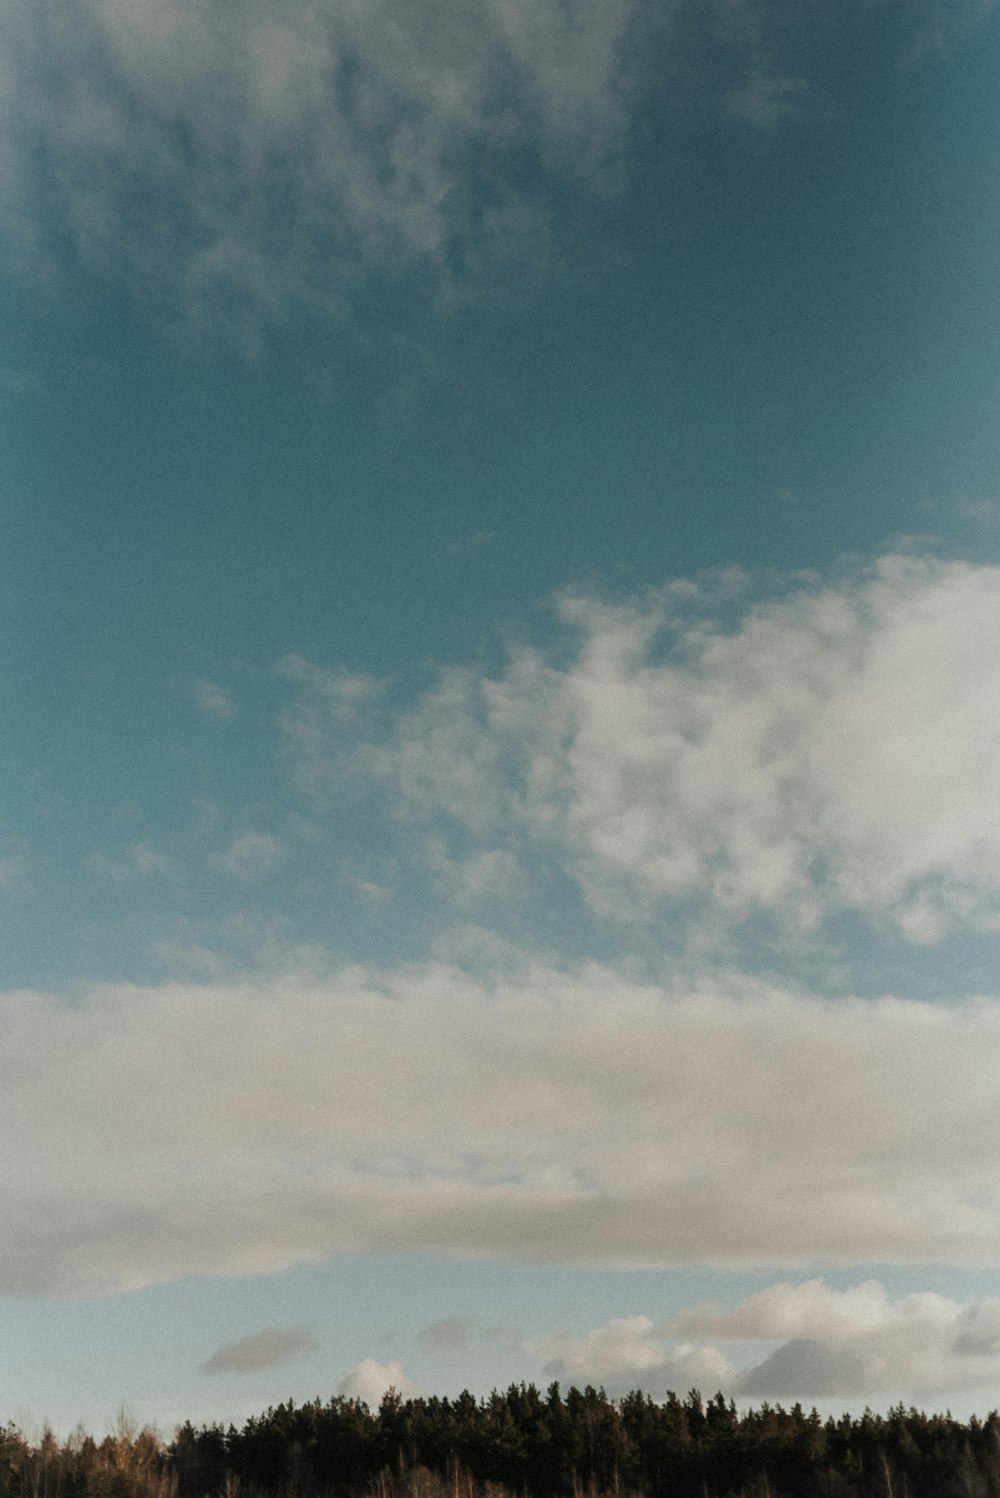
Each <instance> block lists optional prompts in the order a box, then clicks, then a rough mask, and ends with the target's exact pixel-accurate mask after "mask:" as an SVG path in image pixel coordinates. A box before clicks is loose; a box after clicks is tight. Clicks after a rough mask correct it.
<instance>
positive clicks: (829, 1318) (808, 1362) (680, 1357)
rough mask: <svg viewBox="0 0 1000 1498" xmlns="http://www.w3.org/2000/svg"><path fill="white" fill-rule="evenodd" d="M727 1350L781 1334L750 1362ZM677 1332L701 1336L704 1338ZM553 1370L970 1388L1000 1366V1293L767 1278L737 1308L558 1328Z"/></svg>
mask: <svg viewBox="0 0 1000 1498" xmlns="http://www.w3.org/2000/svg"><path fill="white" fill-rule="evenodd" d="M705 1337H710V1338H713V1339H716V1340H722V1341H724V1342H725V1343H726V1344H728V1346H729V1347H730V1348H732V1346H733V1344H737V1345H738V1344H739V1343H744V1342H752V1343H760V1342H765V1343H767V1342H777V1343H779V1344H780V1345H779V1346H777V1347H776V1348H775V1349H774V1351H772V1352H770V1353H768V1355H767V1356H766V1357H765V1358H764V1359H763V1360H762V1361H761V1362H759V1363H757V1364H755V1365H754V1366H752V1367H750V1368H742V1369H737V1368H736V1367H734V1365H733V1362H732V1361H731V1359H730V1356H729V1354H728V1353H727V1352H726V1351H723V1350H722V1349H721V1348H719V1347H717V1346H715V1345H712V1344H711V1343H706V1342H704V1341H703V1340H701V1339H704V1338H705ZM678 1338H685V1339H690V1338H696V1339H699V1340H697V1341H691V1340H684V1341H678V1340H677V1339H678ZM536 1350H537V1351H538V1352H539V1353H540V1354H541V1355H542V1356H545V1357H548V1359H549V1361H548V1363H547V1364H546V1372H548V1373H551V1374H553V1375H554V1376H556V1377H561V1378H570V1379H573V1380H575V1381H577V1382H583V1381H584V1380H586V1381H589V1382H593V1383H601V1384H603V1385H604V1386H605V1387H606V1388H607V1389H608V1391H609V1392H610V1393H612V1394H624V1393H626V1392H627V1391H628V1390H629V1389H632V1388H637V1387H641V1388H645V1389H650V1388H655V1390H656V1391H657V1392H658V1393H662V1392H663V1391H664V1390H665V1389H666V1388H668V1387H669V1388H674V1389H679V1390H680V1391H681V1392H682V1393H683V1392H684V1390H685V1389H687V1388H688V1387H690V1386H691V1385H694V1386H696V1387H700V1388H701V1389H703V1390H704V1391H705V1392H714V1391H715V1390H716V1389H721V1390H722V1391H723V1392H724V1393H726V1394H729V1395H736V1396H744V1397H747V1398H751V1399H775V1398H778V1399H782V1398H813V1399H820V1398H830V1397H845V1398H850V1397H859V1396H860V1397H867V1396H869V1395H876V1394H882V1395H885V1394H890V1395H896V1396H897V1397H899V1396H900V1395H901V1394H904V1393H905V1394H908V1395H913V1396H916V1397H921V1396H926V1395H932V1394H943V1393H952V1392H958V1391H961V1392H970V1391H972V1390H975V1389H977V1388H983V1387H987V1386H989V1385H991V1384H995V1383H996V1380H997V1376H998V1374H1000V1301H997V1300H983V1301H966V1302H962V1301H956V1300H953V1299H950V1298H949V1297H947V1296H944V1295H939V1294H934V1293H924V1294H916V1295H906V1296H903V1297H901V1298H900V1299H899V1300H895V1301H893V1300H890V1298H889V1296H888V1295H887V1294H886V1291H885V1289H884V1287H883V1286H882V1285H881V1284H879V1283H878V1281H876V1280H867V1281H865V1282H864V1283H862V1284H859V1285H856V1286H854V1287H853V1288H851V1289H849V1290H834V1289H831V1288H830V1287H829V1286H828V1285H826V1284H824V1283H823V1281H822V1280H808V1281H805V1282H803V1283H799V1284H790V1283H782V1284H775V1285H770V1286H769V1287H768V1288H767V1289H766V1290H762V1291H760V1292H759V1293H757V1294H755V1295H751V1296H750V1297H749V1298H748V1299H746V1300H744V1301H743V1302H742V1303H741V1304H740V1305H738V1306H737V1307H736V1308H735V1309H734V1310H732V1311H724V1310H723V1309H721V1308H720V1307H718V1306H695V1307H692V1308H691V1309H690V1310H687V1311H684V1312H682V1313H681V1314H680V1315H678V1316H676V1317H674V1318H673V1320H672V1322H670V1323H669V1324H667V1325H665V1326H656V1325H654V1323H653V1322H652V1321H651V1320H650V1318H649V1317H648V1316H627V1317H621V1318H619V1319H617V1320H615V1321H611V1322H609V1323H607V1325H605V1326H601V1327H595V1328H594V1330H593V1331H591V1332H589V1333H588V1334H587V1335H586V1336H585V1337H581V1338H571V1337H554V1338H552V1339H550V1340H549V1341H548V1342H543V1343H541V1344H539V1346H538V1348H537V1349H536Z"/></svg>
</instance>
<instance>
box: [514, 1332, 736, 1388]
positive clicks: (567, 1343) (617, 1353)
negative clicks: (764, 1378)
mask: <svg viewBox="0 0 1000 1498" xmlns="http://www.w3.org/2000/svg"><path fill="white" fill-rule="evenodd" d="M528 1350H529V1351H531V1352H533V1353H535V1354H536V1355H537V1356H539V1357H543V1358H546V1359H547V1361H546V1363H545V1369H544V1371H545V1373H546V1374H548V1375H551V1376H552V1377H554V1378H560V1379H562V1378H565V1379H569V1380H570V1381H572V1382H573V1383H575V1384H584V1383H588V1384H599V1385H601V1387H602V1388H604V1389H605V1391H606V1392H607V1393H608V1394H610V1395H611V1396H612V1397H618V1396H620V1395H622V1394H626V1393H628V1392H629V1390H631V1389H640V1388H641V1389H647V1390H649V1389H654V1390H655V1391H656V1392H657V1393H658V1394H659V1395H661V1396H662V1395H663V1394H664V1393H665V1392H666V1390H667V1389H678V1388H680V1389H684V1390H686V1389H689V1388H700V1389H710V1390H712V1391H713V1392H714V1390H716V1389H719V1388H723V1387H725V1388H728V1387H729V1386H730V1385H731V1384H732V1383H733V1380H734V1376H735V1375H734V1372H733V1367H732V1364H731V1363H730V1361H729V1359H728V1358H727V1357H726V1355H725V1353H723V1352H720V1351H719V1350H718V1348H716V1347H703V1346H695V1345H694V1344H692V1343H686V1342H685V1343H677V1344H676V1345H672V1346H668V1345H667V1343H666V1341H665V1340H664V1337H663V1334H662V1332H661V1331H659V1330H658V1329H657V1328H656V1327H655V1326H654V1325H653V1323H652V1321H650V1319H649V1317H648V1316H623V1317H620V1318H618V1319H616V1320H614V1321H609V1322H607V1324H606V1325H604V1326H599V1327H595V1328H594V1330H593V1331H590V1332H588V1333H587V1334H586V1336H584V1337H552V1338H549V1339H548V1340H547V1341H543V1342H538V1343H535V1344H534V1345H532V1346H530V1347H529V1349H528Z"/></svg>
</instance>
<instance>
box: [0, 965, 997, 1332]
mask: <svg viewBox="0 0 1000 1498" xmlns="http://www.w3.org/2000/svg"><path fill="white" fill-rule="evenodd" d="M3 1009H4V1046H3V1050H2V1054H0V1131H2V1134H3V1137H4V1140H5V1143H6V1148H5V1150H4V1153H3V1157H2V1160H0V1191H2V1194H3V1199H4V1202H5V1211H4V1214H3V1218H2V1222H0V1266H2V1267H0V1289H2V1290H4V1291H7V1292H24V1293H32V1292H50V1293H57V1294H79V1293H85V1292H91V1291H108V1290H116V1289H122V1288H125V1287H130V1286H139V1285H146V1284H150V1283H153V1282H156V1281H163V1280H170V1279H173V1278H176V1277H178V1276H181V1275H188V1274H206V1273H208V1274H210V1273H221V1274H247V1273H263V1272H272V1271H276V1270H280V1269H283V1268H286V1267H288V1266H289V1265H292V1264H295V1263H298V1262H302V1261H304V1260H310V1259H319V1258H322V1257H324V1256H326V1255H329V1254H333V1253H338V1252H346V1253H363V1252H396V1251H414V1252H437V1253H447V1254H458V1255H465V1254H474V1255H478V1254H487V1255H496V1256H510V1257H512V1258H516V1259H518V1260H520V1261H523V1262H556V1263H566V1264H570V1263H578V1264H579V1263H590V1264H603V1265H650V1266H653V1265H660V1266H670V1265H681V1264H692V1263H711V1264H716V1265H720V1266H726V1265H731V1266H747V1265H758V1266H761V1265H764V1266H766V1265H774V1266H790V1265H795V1264H799V1265H801V1264H804V1263H809V1262H812V1263H817V1264H818V1263H822V1262H824V1261H826V1262H839V1263H850V1262H855V1263H857V1262H868V1263H873V1262H910V1263H914V1262H951V1263H955V1264H965V1263H968V1264H994V1263H997V1262H998V1261H1000V1186H998V1183H997V1176H996V1161H995V1150H994V1147H993V1141H994V1136H995V1120H996V1117H997V1114H998V1111H1000V1078H998V1075H997V1068H996V1065H995V1058H996V1055H997V1054H998V1052H1000V1003H998V1002H997V1001H995V1000H982V1001H977V1002H964V1003H960V1004H955V1005H931V1004H921V1003H911V1002H903V1001H895V1000H886V1001H883V1002H877V1003H868V1002H860V1001H857V1002H852V1001H838V1002H830V1001H821V1000H818V999H810V998H804V997H802V996H801V995H798V994H796V995H791V994H789V993H786V992H782V991H781V990H779V989H776V988H769V987H766V986H764V985H762V984H754V983H751V982H749V981H747V980H745V979H740V978H737V977H726V976H725V975H720V976H718V977H717V978H716V979H715V980H714V981H712V982H708V981H703V982H702V983H701V984H700V985H694V986H692V987H690V988H681V987H678V988H677V989H675V990H671V989H668V988H664V987H655V986H652V985H640V984H637V983H634V982H631V981H629V980H628V979H626V978H625V977H623V976H621V975H620V974H618V973H616V972H615V971H613V970H611V969H608V968H602V967H599V966H596V965H590V966H587V967H585V968H583V969H581V970H579V971H577V972H565V971H560V970H557V969H554V968H548V967H544V966H540V965H536V966H535V967H534V968H532V969H530V970H529V971H527V972H526V974H525V975H524V976H523V977H520V978H518V979H517V980H516V981H514V980H502V979H495V980H493V981H492V982H489V983H487V982H485V981H483V980H481V979H476V978H475V977H472V976H470V974H468V973H467V972H464V971H462V970H460V969H458V968H457V967H452V966H448V965H445V964H425V965H420V966H414V967H411V968H401V969H398V970H395V971H381V972H379V971H375V970H364V969H361V968H348V969H344V970H342V971H340V972H337V973H334V974H333V975H331V976H330V977H329V978H327V979H324V980H316V979H293V978H288V979H284V980H280V981H277V980H275V981H271V982H264V981H262V980H261V981H255V982H246V983H243V984H231V985H222V984H215V985H213V984H204V985H198V984H186V985H184V984H170V985H164V986H163V987H159V988H148V989H139V988H135V987H128V986H107V987H95V988H93V989H92V990H90V991H89V992H88V993H87V994H86V995H85V996H84V997H83V998H82V999H80V1001H79V1002H77V1003H68V1002H65V1001H63V1000H61V999H59V998H56V997H52V996H45V995H40V994H35V993H12V994H8V995H6V996H5V997H4V999H3ZM806 1334H807V1333H803V1335H806Z"/></svg>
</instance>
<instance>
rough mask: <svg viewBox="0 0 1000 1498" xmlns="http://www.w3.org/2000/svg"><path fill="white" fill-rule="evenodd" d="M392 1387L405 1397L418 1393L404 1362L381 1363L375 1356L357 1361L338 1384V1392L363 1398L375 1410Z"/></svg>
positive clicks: (348, 1396)
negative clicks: (406, 1371) (405, 1369)
mask: <svg viewBox="0 0 1000 1498" xmlns="http://www.w3.org/2000/svg"><path fill="white" fill-rule="evenodd" d="M390 1389H395V1391H396V1393H397V1394H401V1395H402V1396H403V1397H404V1398H409V1397H410V1396H412V1395H414V1394H416V1393H417V1387H416V1385H415V1384H413V1383H411V1381H410V1380H409V1379H408V1378H407V1376H406V1374H405V1373H404V1372H403V1365H402V1363H379V1362H376V1360H375V1359H374V1358H365V1359H364V1360H363V1361H362V1362H360V1363H357V1364H356V1365H355V1366H354V1367H353V1368H351V1369H350V1371H349V1372H348V1373H346V1374H345V1375H344V1377H343V1378H342V1379H341V1380H340V1383H339V1384H338V1385H337V1393H338V1394H342V1395H344V1396H345V1398H347V1399H361V1400H363V1401H364V1403H365V1404H367V1405H368V1407H369V1409H373V1410H377V1409H378V1407H379V1405H380V1404H381V1403H382V1399H383V1396H384V1395H385V1394H386V1393H388V1391H389V1390H390Z"/></svg>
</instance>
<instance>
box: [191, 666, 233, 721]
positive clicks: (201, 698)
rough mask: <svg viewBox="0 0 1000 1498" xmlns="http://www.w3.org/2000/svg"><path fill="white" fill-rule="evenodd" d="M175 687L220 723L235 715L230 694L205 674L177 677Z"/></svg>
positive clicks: (206, 714) (207, 715)
mask: <svg viewBox="0 0 1000 1498" xmlns="http://www.w3.org/2000/svg"><path fill="white" fill-rule="evenodd" d="M177 688H178V690H179V691H181V692H183V693H184V694H185V695H186V696H188V697H190V698H191V700H192V701H193V702H194V703H195V704H196V705H197V706H198V708H200V710H201V711H202V712H203V713H204V714H205V716H206V717H208V718H216V719H218V721H219V722H220V723H225V722H228V720H229V719H230V718H232V717H235V715H236V703H235V701H234V700H233V697H232V695H231V694H230V693H229V692H227V691H226V690H225V688H223V687H220V686H219V684H218V682H215V681H211V680H210V679H209V678H208V677H207V676H181V677H178V678H177Z"/></svg>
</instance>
